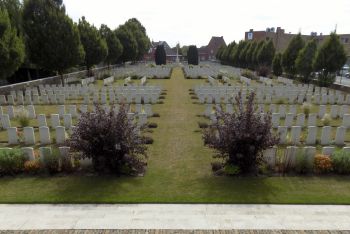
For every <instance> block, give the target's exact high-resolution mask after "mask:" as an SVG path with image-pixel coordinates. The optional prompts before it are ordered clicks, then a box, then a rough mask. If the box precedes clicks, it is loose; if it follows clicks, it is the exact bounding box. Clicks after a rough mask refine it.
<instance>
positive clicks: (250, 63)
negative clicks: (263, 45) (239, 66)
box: [245, 41, 258, 69]
mask: <svg viewBox="0 0 350 234" xmlns="http://www.w3.org/2000/svg"><path fill="white" fill-rule="evenodd" d="M250 44H251V45H250V47H249V50H247V53H246V55H245V61H246V63H247V68H250V69H253V68H254V66H253V54H254V51H255V48H256V47H257V45H258V43H257V42H256V41H253V42H250Z"/></svg>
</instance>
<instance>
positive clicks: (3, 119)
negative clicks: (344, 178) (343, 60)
mask: <svg viewBox="0 0 350 234" xmlns="http://www.w3.org/2000/svg"><path fill="white" fill-rule="evenodd" d="M349 116H350V115H349ZM1 124H2V128H3V129H8V128H10V127H11V121H10V117H9V115H7V114H3V115H1Z"/></svg>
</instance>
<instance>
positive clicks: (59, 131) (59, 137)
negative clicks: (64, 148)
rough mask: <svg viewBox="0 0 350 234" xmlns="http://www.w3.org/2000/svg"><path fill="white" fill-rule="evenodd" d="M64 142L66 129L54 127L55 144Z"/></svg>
mask: <svg viewBox="0 0 350 234" xmlns="http://www.w3.org/2000/svg"><path fill="white" fill-rule="evenodd" d="M65 142H66V129H65V127H62V126H58V127H56V144H64V143H65Z"/></svg>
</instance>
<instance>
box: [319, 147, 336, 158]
mask: <svg viewBox="0 0 350 234" xmlns="http://www.w3.org/2000/svg"><path fill="white" fill-rule="evenodd" d="M334 150H335V148H334V147H331V146H327V147H322V154H323V155H328V156H331V155H332V154H333V152H334Z"/></svg>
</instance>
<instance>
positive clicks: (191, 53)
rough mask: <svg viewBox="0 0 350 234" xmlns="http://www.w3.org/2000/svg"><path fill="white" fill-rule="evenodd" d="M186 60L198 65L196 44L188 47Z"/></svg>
mask: <svg viewBox="0 0 350 234" xmlns="http://www.w3.org/2000/svg"><path fill="white" fill-rule="evenodd" d="M187 60H188V64H192V65H198V49H197V46H195V45H191V46H190V47H188V52H187Z"/></svg>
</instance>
